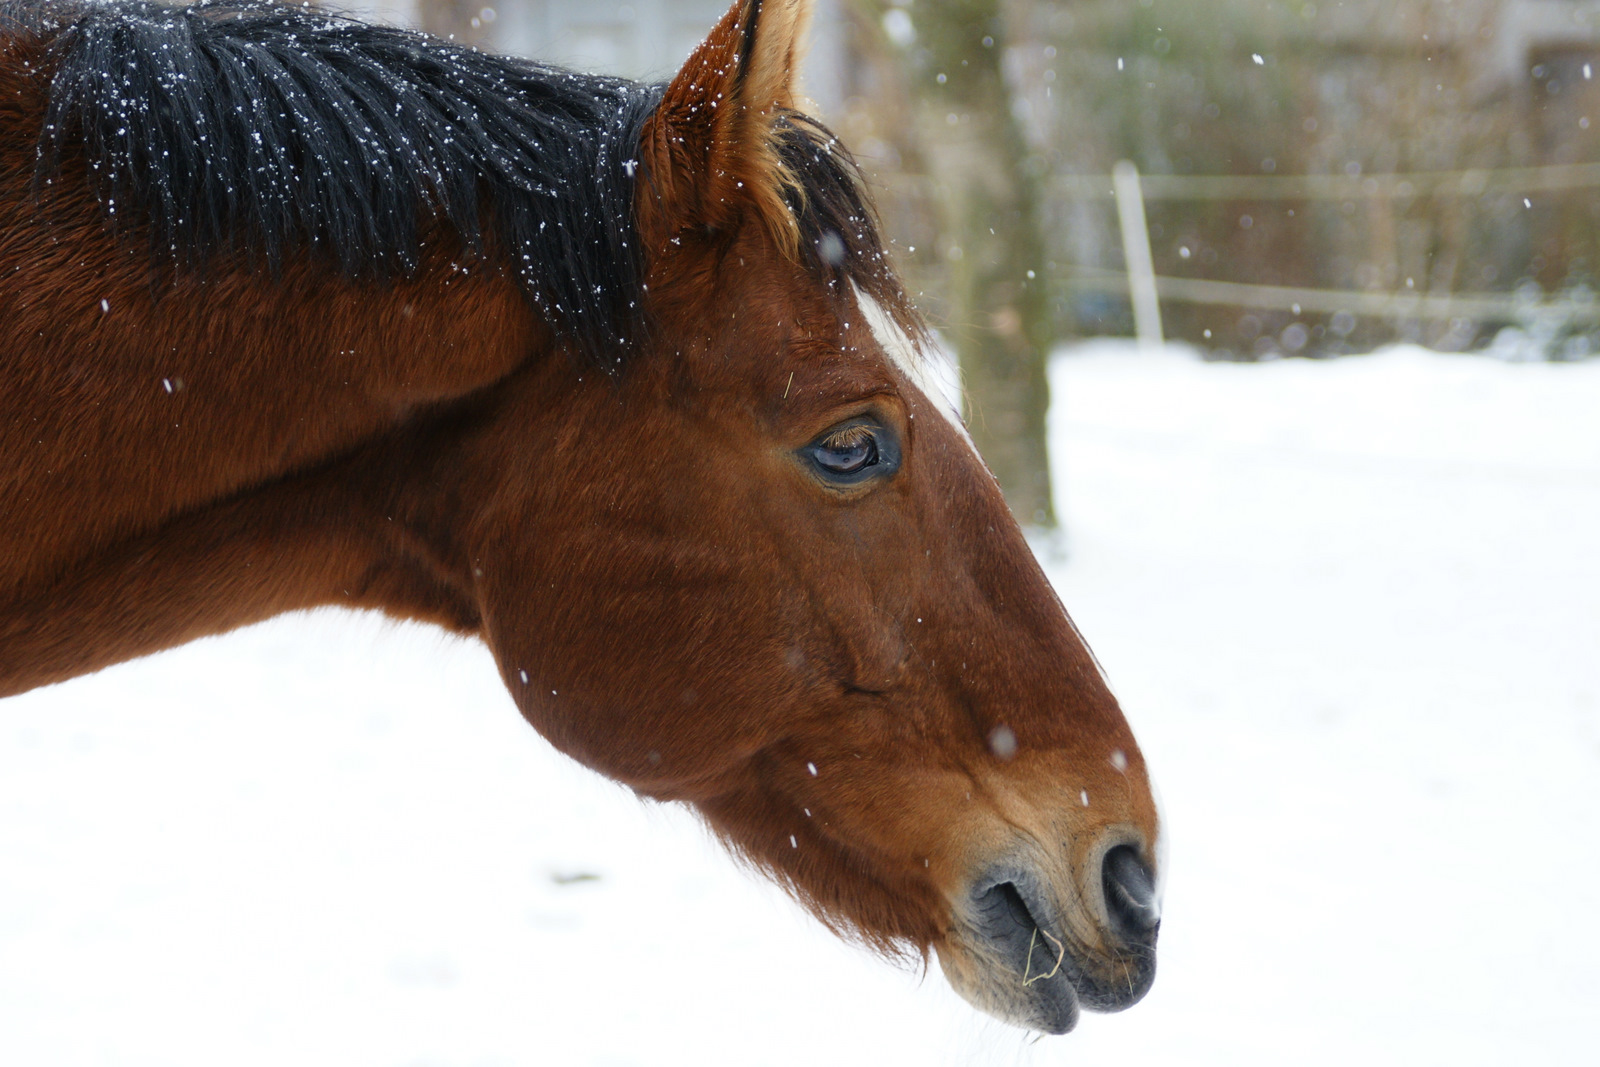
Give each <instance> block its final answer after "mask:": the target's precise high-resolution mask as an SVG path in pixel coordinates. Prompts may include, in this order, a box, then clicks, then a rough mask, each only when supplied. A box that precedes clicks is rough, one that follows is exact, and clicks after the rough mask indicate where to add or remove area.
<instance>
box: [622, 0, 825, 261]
mask: <svg viewBox="0 0 1600 1067" xmlns="http://www.w3.org/2000/svg"><path fill="white" fill-rule="evenodd" d="M811 4H812V0H735V3H734V5H733V7H732V8H731V9H730V10H729V11H728V13H727V14H726V15H724V16H723V18H722V21H721V22H719V23H717V26H716V28H715V29H713V30H712V31H711V35H710V36H709V37H707V38H706V39H705V40H704V41H703V42H701V44H700V47H699V48H696V49H695V50H694V54H693V55H691V56H690V57H689V59H688V61H687V62H685V63H684V65H683V69H682V70H680V71H679V72H678V76H677V77H676V78H674V79H673V80H672V83H671V84H670V85H668V86H667V90H666V93H665V95H664V96H663V97H662V99H661V104H660V106H659V107H658V108H657V109H656V113H655V114H654V115H652V116H651V117H650V120H649V121H648V122H647V123H646V124H645V127H644V131H643V134H642V136H641V138H640V148H639V153H640V162H641V163H642V164H643V169H644V175H643V177H644V181H643V183H641V186H640V191H639V194H638V197H639V223H640V230H641V231H642V236H643V237H644V239H645V245H646V247H647V248H650V249H656V248H659V247H660V246H661V242H663V241H665V240H667V239H669V238H671V237H673V236H675V235H676V234H678V233H679V232H681V231H683V230H685V229H688V228H700V229H703V230H718V229H722V228H724V227H727V226H730V225H733V224H735V223H736V222H738V221H739V220H740V219H741V218H742V217H743V216H744V214H745V212H748V211H752V210H753V211H755V212H756V214H757V216H758V217H759V218H760V219H761V220H762V222H763V223H764V224H765V225H766V226H767V228H768V229H769V230H770V231H771V233H772V235H773V237H774V238H775V239H776V240H777V242H778V244H779V246H780V247H781V248H783V250H784V251H785V252H786V253H788V254H790V255H793V254H794V253H795V250H796V248H797V246H798V244H799V230H798V228H797V226H796V223H795V219H794V215H793V213H792V212H791V211H790V210H789V206H788V202H787V193H788V191H789V189H790V187H791V186H792V185H793V178H792V177H791V176H790V175H789V173H788V171H787V170H786V169H785V167H784V166H783V161H782V158H781V157H780V156H779V153H778V150H777V144H776V141H775V131H774V123H775V122H776V120H777V118H778V116H779V114H781V113H782V112H783V111H785V110H793V109H796V108H797V107H798V106H799V100H800V96H799V92H798V89H797V87H796V82H797V80H798V69H799V66H800V58H801V55H802V51H803V44H804V41H805V36H806V29H807V26H808V24H809V23H810V21H811Z"/></svg>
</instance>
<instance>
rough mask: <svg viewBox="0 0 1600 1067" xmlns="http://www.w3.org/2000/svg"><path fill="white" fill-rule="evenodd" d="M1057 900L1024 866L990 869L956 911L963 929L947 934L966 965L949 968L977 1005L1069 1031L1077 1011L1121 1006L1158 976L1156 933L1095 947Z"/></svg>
mask: <svg viewBox="0 0 1600 1067" xmlns="http://www.w3.org/2000/svg"><path fill="white" fill-rule="evenodd" d="M1054 900H1055V895H1054V894H1053V893H1051V892H1050V887H1049V884H1048V882H1047V881H1045V880H1044V879H1042V878H1041V877H1040V876H1039V875H1037V874H1036V873H1034V872H1033V871H1032V870H1031V869H1030V867H1029V866H1027V865H1025V864H1004V865H998V866H995V867H991V868H989V870H988V871H986V872H985V874H984V876H983V877H981V878H979V879H977V880H976V881H975V882H974V883H972V887H971V889H970V890H969V891H968V893H967V894H966V898H965V900H964V901H963V902H962V906H961V907H959V908H958V916H957V925H958V927H959V928H960V931H959V933H958V934H957V935H956V936H955V937H953V938H951V939H950V940H951V945H950V950H952V951H956V952H960V953H961V954H962V955H963V956H965V957H966V965H965V966H959V965H958V966H949V965H947V966H946V968H945V969H946V973H947V974H950V976H951V981H952V984H953V985H955V986H956V989H957V991H958V992H960V993H962V995H963V996H965V997H967V999H968V1000H971V1001H972V1002H973V1003H974V1004H975V1005H976V1006H978V1007H979V1008H982V1009H983V1010H985V1011H988V1012H990V1013H991V1014H994V1015H997V1016H999V1017H1000V1018H1003V1019H1005V1020H1006V1021H1008V1022H1011V1023H1014V1024H1016V1025H1019V1026H1023V1027H1026V1028H1028V1029H1032V1030H1039V1031H1043V1032H1045V1033H1051V1034H1064V1033H1066V1032H1067V1031H1069V1030H1071V1029H1072V1028H1073V1026H1075V1025H1076V1024H1077V1021H1078V1014H1079V1011H1080V1009H1089V1010H1092V1011H1120V1010H1122V1009H1123V1008H1127V1007H1129V1006H1131V1005H1132V1004H1133V1003H1135V1002H1136V1001H1138V1000H1139V999H1140V998H1141V997H1143V996H1144V994H1145V992H1146V991H1147V990H1148V989H1149V987H1150V982H1151V980H1152V979H1153V977H1154V961H1155V951H1154V950H1155V931H1154V930H1152V931H1150V932H1149V934H1148V941H1147V942H1145V941H1143V940H1142V939H1141V941H1140V943H1137V944H1135V943H1128V942H1125V941H1123V940H1122V939H1114V940H1115V947H1110V948H1108V950H1105V951H1101V950H1091V949H1088V948H1086V947H1085V946H1084V945H1083V943H1082V942H1081V940H1080V939H1078V938H1076V937H1074V936H1073V934H1072V932H1071V930H1070V927H1069V924H1068V923H1066V922H1065V921H1064V918H1063V916H1061V915H1060V913H1059V911H1058V908H1057V906H1056V905H1055V903H1054ZM1107 933H1108V934H1109V931H1107ZM942 958H943V957H941V959H942Z"/></svg>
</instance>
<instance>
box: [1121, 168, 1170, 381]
mask: <svg viewBox="0 0 1600 1067" xmlns="http://www.w3.org/2000/svg"><path fill="white" fill-rule="evenodd" d="M1111 183H1112V188H1113V189H1114V190H1115V191H1116V194H1117V221H1118V222H1119V223H1120V224H1121V227H1122V258H1123V261H1124V262H1125V263H1127V265H1128V296H1129V297H1130V299H1131V300H1132V302H1133V332H1134V335H1135V336H1136V337H1137V338H1138V339H1139V348H1140V349H1141V350H1143V351H1146V352H1150V351H1154V350H1155V349H1157V348H1159V347H1161V301H1160V300H1159V299H1158V298H1157V296H1156V269H1155V259H1154V257H1153V256H1152V255H1151V254H1150V228H1149V226H1148V225H1147V224H1146V223H1145V218H1144V193H1143V192H1142V191H1141V190H1140V188H1139V168H1137V167H1135V166H1134V165H1133V163H1132V162H1130V161H1129V160H1126V159H1124V160H1120V161H1118V163H1117V165H1116V166H1114V167H1112V168H1111Z"/></svg>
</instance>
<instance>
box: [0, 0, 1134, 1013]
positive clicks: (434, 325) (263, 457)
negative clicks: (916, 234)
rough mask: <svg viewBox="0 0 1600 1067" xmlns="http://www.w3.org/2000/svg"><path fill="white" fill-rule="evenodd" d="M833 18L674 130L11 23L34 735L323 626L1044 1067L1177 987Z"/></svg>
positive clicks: (617, 92)
mask: <svg viewBox="0 0 1600 1067" xmlns="http://www.w3.org/2000/svg"><path fill="white" fill-rule="evenodd" d="M809 6H810V4H809V0H737V2H736V3H735V4H734V5H733V7H732V8H731V9H730V10H729V11H728V13H727V14H726V16H725V17H724V18H722V20H721V21H720V22H719V23H718V24H717V25H716V27H715V28H714V29H712V31H711V32H710V34H709V36H708V37H707V38H706V39H705V41H704V42H703V43H702V44H701V45H700V46H699V47H698V49H697V50H696V51H695V52H694V53H693V54H692V55H691V57H690V58H689V59H688V60H687V62H686V63H685V64H684V66H683V67H682V69H681V70H680V71H679V72H678V73H677V75H676V76H675V77H674V78H673V79H671V80H670V82H668V83H667V84H665V85H658V86H647V85H640V84H635V83H632V82H628V81H623V80H618V79H611V78H603V77H596V76H590V75H583V74H576V73H572V72H568V71H563V70H559V69H555V68H549V67H544V66H540V65H537V64H534V63H531V62H528V61H524V60H520V59H512V58H506V57H500V56H494V55H490V54H486V53H484V52H480V51H477V50H474V49H471V48H466V47H462V46H459V45H456V44H452V43H449V42H446V41H441V40H437V39H433V38H430V37H427V36H423V35H419V34H416V33H413V32H409V31H405V30H400V29H394V28H385V27H379V26H371V25H365V24H362V23H360V22H357V21H353V20H351V19H347V18H343V17H336V16H333V15H330V14H327V13H324V12H320V11H318V10H316V9H314V8H309V7H290V6H278V5H276V4H273V3H269V2H262V0H216V2H206V3H200V4H197V5H195V6H190V7H170V6H164V5H161V4H157V3H149V2H143V0H114V2H111V3H96V4H90V3H85V2H83V0H21V2H17V0H11V2H9V3H7V4H6V5H5V6H4V7H0V383H3V386H4V388H3V390H0V504H3V506H0V696H6V695H12V694H16V693H20V692H22V691H24V690H27V689H30V688H32V687H35V686H40V685H46V684H49V683H52V682H56V681H60V680H62V679H66V678H70V677H73V676H75V675H80V674H84V673H86V672H91V671H95V670H98V669H100V668H102V667H104V666H106V665H108V664H112V663H116V662H118V661H122V660H126V659H129V658H132V657H136V656H143V655H147V654H150V653H154V652H157V651H160V650H162V649H166V648H170V647H172V646H175V645H178V644H180V643H182V642H186V641H189V640H192V639H195V638H198V637H201V636H203V635H209V634H216V633H220V632H223V631H227V630H230V629H233V628H236V627H240V626H244V625H247V624H250V623H254V622H257V621H259V620H262V619H265V618H267V617H269V616H273V615H276V614H279V613H282V612H288V611H294V610H299V609H307V608H313V607H318V606H326V605H339V606H343V607H347V608H356V609H371V610H376V611H379V612H384V613H387V614H388V615H389V616H392V617H396V618H400V619H409V620H421V621H423V622H427V623H431V624H435V625H437V626H440V627H444V628H445V629H447V630H450V631H453V632H455V633H458V634H464V635H470V636H473V637H476V638H478V639H481V640H482V641H484V642H485V643H487V645H488V647H489V648H490V649H491V650H492V652H493V656H494V660H495V662H496V664H497V665H498V669H499V672H500V675H501V678H502V679H503V681H504V683H505V686H506V688H507V690H508V691H509V693H510V695H511V697H512V698H513V700H514V702H515V703H516V705H517V707H518V709H519V710H520V711H521V713H522V715H523V716H524V717H525V718H526V719H527V720H528V722H529V723H530V724H532V726H533V727H534V728H536V729H537V730H538V731H539V732H540V733H541V734H543V736H544V737H546V738H547V739H548V740H549V741H550V742H551V743H552V744H554V745H555V746H556V747H557V748H559V749H560V750H561V751H563V752H565V753H567V754H569V755H570V756H572V757H574V758H576V759H577V760H579V761H581V762H582V763H584V764H585V765H587V766H588V767H590V768H592V769H594V770H596V771H598V772H599V773H601V774H604V775H608V776H610V777H611V778H613V779H615V780H617V781H619V782H621V783H624V784H625V785H627V786H628V787H631V789H633V790H634V791H635V792H636V793H637V794H639V795H640V796H641V797H645V798H654V799H656V800H660V801H664V802H679V803H682V804H685V805H688V806H689V807H690V808H692V809H693V810H694V811H695V812H697V813H698V815H699V817H700V818H702V819H703V820H704V822H705V823H706V824H707V825H708V826H709V827H710V828H711V829H712V830H713V831H714V833H715V834H716V835H717V837H718V838H720V840H721V841H722V842H724V843H725V844H726V845H727V847H728V848H729V849H730V850H731V851H732V852H733V853H734V854H735V855H736V856H738V857H741V858H743V859H745V860H747V861H748V862H749V863H750V864H751V865H753V866H754V867H755V868H757V869H759V870H761V871H763V872H765V873H766V874H767V875H769V876H770V877H771V878H773V879H774V880H775V881H776V882H777V883H778V884H779V885H781V886H782V887H784V888H785V889H786V890H787V891H788V892H789V893H790V894H791V895H792V896H793V897H794V898H795V899H796V900H797V901H798V902H799V903H800V904H801V905H803V906H804V907H805V908H807V909H809V910H810V911H811V912H812V913H813V914H814V915H816V917H817V918H818V919H820V920H821V921H822V922H823V923H824V924H826V925H827V926H828V927H829V928H831V929H832V930H833V931H835V932H836V933H838V934H840V935H841V936H843V937H845V938H847V939H851V940H854V941H857V942H859V943H861V944H863V945H864V946H866V947H867V948H868V949H870V950H875V951H878V952H882V953H884V954H886V955H889V956H891V957H894V956H899V957H902V958H907V959H911V960H915V959H917V958H919V957H920V959H921V960H922V962H923V964H924V965H926V964H927V962H928V960H929V957H930V956H936V957H937V960H938V963H939V965H940V967H941V969H942V970H943V972H944V974H945V975H946V976H947V978H948V980H949V981H950V983H951V984H952V985H953V986H954V988H955V989H956V990H957V991H958V992H959V993H960V994H962V995H963V996H964V997H965V998H966V999H967V1000H969V1001H970V1002H971V1003H972V1004H974V1005H975V1006H976V1007H977V1008H979V1009H981V1010H983V1011H985V1012H988V1013H990V1014H992V1015H994V1016H997V1017H999V1018H1001V1019H1003V1020H1006V1021H1008V1022H1010V1023H1013V1024H1016V1025H1018V1026H1022V1027H1026V1028H1031V1029H1035V1030H1039V1031H1044V1032H1049V1033H1064V1032H1066V1031H1067V1030H1069V1029H1071V1028H1072V1026H1073V1025H1074V1023H1075V1022H1076V1020H1077V1018H1078V1014H1079V1011H1080V1008H1087V1009H1094V1010H1106V1011H1111V1010H1118V1009H1121V1008H1125V1007H1127V1006H1129V1005H1131V1004H1132V1003H1134V1002H1135V1001H1137V1000H1138V999H1139V998H1140V997H1141V996H1143V994H1144V993H1145V991H1146V990H1147V989H1148V988H1149V986H1150V983H1151V980H1152V978H1153V975H1154V968H1155V944H1156V938H1157V934H1158V931H1159V927H1160V877H1161V870H1162V868H1161V865H1160V862H1159V850H1160V846H1161V841H1162V839H1161V824H1160V820H1159V817H1158V813H1157V809H1156V805H1155V802H1154V800H1153V799H1152V791H1151V786H1150V781H1149V777H1148V773H1147V769H1146V766H1145V762H1144V759H1143V757H1142V756H1141V754H1140V751H1139V748H1138V746H1137V745H1136V743H1135V741H1134V738H1133V735H1132V733H1131V731H1130V728H1129V726H1128V724H1127V722H1126V720H1125V719H1124V717H1123V715H1122V712H1121V710H1120V709H1119V707H1118V705H1117V702H1116V700H1115V698H1114V697H1113V695H1112V694H1111V692H1110V690H1109V687H1108V685H1107V683H1106V681H1105V679H1104V677H1103V676H1102V673H1101V671H1100V669H1099V666H1098V664H1097V663H1096V661H1095V660H1094V658H1093V656H1092V654H1091V653H1090V651H1089V649H1088V647H1087V646H1086V644H1085V643H1084V641H1083V639H1082V637H1081V636H1080V635H1079V633H1078V631H1077V629H1076V627H1075V626H1074V624H1073V623H1072V621H1071V619H1070V618H1069V616H1068V615H1067V612H1066V610H1065V609H1064V608H1063V606H1062V605H1061V603H1060V601H1059V600H1058V599H1057V597H1056V595H1055V593H1054V591H1053V590H1052V588H1051V586H1050V583H1049V581H1048V579H1047V578H1046V577H1045V575H1044V574H1043V572H1042V571H1041V569H1040V567H1039V565H1038V564H1037V562H1036V561H1035V559H1034V556H1033V554H1032V553H1031V551H1030V549H1029V546H1028V544H1027V542H1026V540H1025V538H1024V535H1023V533H1022V531H1021V530H1020V529H1019V527H1018V526H1017V524H1016V522H1015V521H1014V520H1013V518H1012V517H1011V515H1010V513H1009V512H1008V511H1007V509H1006V505H1005V502H1004V499H1003V498H1002V496H1001V492H1000V490H999V488H998V486H997V485H996V483H995V480H994V479H993V477H992V476H991V475H990V473H989V472H988V470H987V468H985V466H984V464H983V462H982V460H981V459H980V458H979V456H978V455H977V453H976V451H975V450H974V448H973V446H972V443H971V440H970V438H969V437H968V436H967V434H966V432H965V430H964V427H963V424H962V422H961V420H960V417H959V415H958V414H956V413H955V411H954V410H953V409H952V408H951V407H950V406H949V404H948V403H947V402H946V401H944V400H943V399H942V397H941V394H940V392H939V390H938V389H936V388H934V387H933V386H932V385H931V384H930V377H929V374H930V370H929V362H928V361H929V354H928V353H929V351H930V343H931V341H930V333H929V330H928V327H927V326H926V325H925V323H924V321H923V319H922V318H921V317H920V316H919V314H918V313H917V311H916V309H915V308H914V307H913V306H912V303H911V301H910V300H909V298H908V296H907V293H906V291H905V289H904V287H903V286H902V284H901V282H900V281H899V280H898V277H897V275H896V274H895V272H894V269H893V266H892V263H891V261H890V258H889V255H888V250H887V246H886V243H885V241H884V239H883V238H882V236H881V234H880V230H879V224H878V221H877V219H876V216H875V214H874V211H873V207H872V203H871V199H870V196H869V194H868V191H867V188H866V186H865V184H864V181H863V179H862V177H861V174H860V172H859V170H858V168H857V166H856V164H855V162H854V160H853V159H852V158H851V157H850V155H849V154H848V152H847V151H846V150H845V149H844V148H843V146H841V145H840V144H839V142H838V141H837V140H836V139H835V138H834V137H833V135H832V134H831V133H829V131H828V130H827V128H826V126H825V125H824V124H823V123H822V122H821V121H820V119H819V118H818V117H816V116H815V115H814V114H812V113H811V112H810V111H808V110H807V105H806V104H805V102H804V100H803V99H802V97H801V96H800V94H799V91H798V90H797V88H796V71H797V67H798V63H799V60H798V57H799V53H800V50H801V46H802V44H803V39H804V34H805V28H806V24H807V19H808V16H809Z"/></svg>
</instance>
